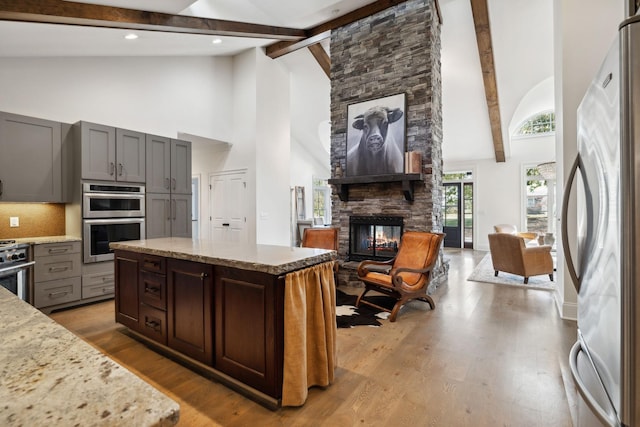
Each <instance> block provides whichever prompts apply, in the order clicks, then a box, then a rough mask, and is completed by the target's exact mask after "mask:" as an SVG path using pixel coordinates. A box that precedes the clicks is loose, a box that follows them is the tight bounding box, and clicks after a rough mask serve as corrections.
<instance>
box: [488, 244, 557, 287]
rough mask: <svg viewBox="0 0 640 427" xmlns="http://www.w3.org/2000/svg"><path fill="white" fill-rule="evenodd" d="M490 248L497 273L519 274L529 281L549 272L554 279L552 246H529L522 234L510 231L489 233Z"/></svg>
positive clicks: (550, 277) (526, 281) (525, 280)
mask: <svg viewBox="0 0 640 427" xmlns="http://www.w3.org/2000/svg"><path fill="white" fill-rule="evenodd" d="M489 249H490V250H491V260H492V261H493V270H494V271H495V275H496V276H497V275H498V272H500V271H504V272H505V273H511V274H517V275H519V276H523V277H524V283H525V284H526V283H529V277H531V276H538V275H540V274H548V275H549V279H551V280H552V281H553V259H552V258H551V246H549V245H543V246H532V247H527V246H526V245H525V243H524V239H523V238H522V237H520V236H517V235H514V234H508V233H493V234H489Z"/></svg>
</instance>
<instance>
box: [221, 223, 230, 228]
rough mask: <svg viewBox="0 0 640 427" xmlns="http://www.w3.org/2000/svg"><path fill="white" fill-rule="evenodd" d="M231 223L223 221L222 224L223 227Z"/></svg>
mask: <svg viewBox="0 0 640 427" xmlns="http://www.w3.org/2000/svg"><path fill="white" fill-rule="evenodd" d="M230 225H231V224H229V223H228V222H223V223H222V226H223V227H229V226H230Z"/></svg>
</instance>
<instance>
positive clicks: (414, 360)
mask: <svg viewBox="0 0 640 427" xmlns="http://www.w3.org/2000/svg"><path fill="white" fill-rule="evenodd" d="M484 254H485V253H484V252H474V251H469V250H447V251H446V253H445V258H447V259H449V260H450V271H449V279H448V283H445V284H443V285H441V286H440V287H439V288H438V290H437V291H436V292H435V294H434V295H433V297H434V300H435V301H436V304H437V305H436V309H435V310H433V311H431V310H429V308H428V305H427V304H424V303H421V302H411V303H409V304H408V305H407V306H406V307H405V308H403V309H402V310H401V311H400V314H399V315H398V320H397V321H396V322H395V323H389V322H388V321H385V322H384V325H383V326H382V327H380V328H371V327H356V328H353V329H339V330H338V335H337V336H338V365H339V367H338V369H337V371H336V378H335V382H334V384H333V385H331V386H330V387H328V388H326V389H324V390H323V389H318V388H314V389H312V390H310V393H309V398H308V400H307V403H306V404H305V405H304V406H302V407H300V408H283V409H281V410H279V411H276V412H272V411H269V410H267V409H265V408H263V407H262V406H260V405H258V404H256V403H254V402H253V401H251V400H248V399H246V398H244V397H243V396H241V395H239V394H238V393H235V392H233V391H231V390H230V389H228V388H226V387H224V386H222V385H220V384H217V383H215V382H212V381H210V380H207V379H205V378H203V377H200V376H199V375H197V374H195V373H193V372H191V371H190V370H188V369H186V368H184V367H182V366H181V365H179V364H177V363H175V362H173V361H171V360H169V359H167V358H165V357H162V356H160V355H158V354H156V353H155V352H153V351H151V350H150V349H148V348H147V347H145V346H144V345H143V344H141V343H139V342H138V341H136V340H134V339H132V338H130V337H129V336H127V335H125V334H123V333H122V332H121V331H122V327H121V326H120V325H117V324H116V323H115V322H114V305H113V301H109V302H104V303H99V304H94V305H90V306H86V307H81V308H76V309H71V310H67V311H62V312H58V313H53V314H51V317H52V318H53V319H55V320H56V321H57V322H59V323H61V324H62V325H64V326H65V327H67V328H68V329H70V330H71V331H73V332H75V333H76V334H77V335H79V336H80V337H82V338H83V339H85V340H86V341H88V342H89V343H91V344H92V345H93V346H95V347H96V348H98V349H99V350H101V351H102V352H104V353H106V354H107V355H109V356H110V357H111V358H113V359H114V360H116V361H117V362H119V363H120V364H122V365H124V366H126V367H127V368H129V369H130V370H131V371H133V372H134V373H136V374H137V375H139V376H140V377H142V378H143V379H144V380H146V381H147V382H149V383H151V384H152V385H154V386H155V387H157V388H158V389H160V390H162V391H163V392H164V393H166V394H167V395H168V396H170V397H171V398H173V399H174V400H176V401H177V402H178V403H179V404H180V423H179V425H181V426H215V425H221V426H248V425H252V426H253V425H260V426H279V425H286V426H355V425H367V426H370V425H371V426H378V425H379V426H389V425H413V426H474V427H482V426H492V427H493V426H517V427H521V426H541V427H542V426H545V427H547V426H571V425H572V413H575V410H574V409H575V390H574V389H573V385H572V384H571V378H570V376H569V375H568V374H567V372H568V354H569V349H570V347H571V345H572V344H573V342H574V341H575V336H576V324H575V322H571V321H564V320H562V319H560V318H559V316H558V314H557V310H556V308H555V305H554V304H555V303H554V301H553V294H552V293H551V292H547V291H540V290H523V289H519V288H515V287H509V286H502V285H492V284H487V283H476V282H469V281H467V280H466V278H467V277H468V275H469V274H470V273H471V271H472V270H473V268H474V266H475V265H476V264H477V263H478V262H479V261H480V260H481V259H482V257H483V256H484Z"/></svg>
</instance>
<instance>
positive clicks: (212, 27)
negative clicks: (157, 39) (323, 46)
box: [0, 0, 307, 41]
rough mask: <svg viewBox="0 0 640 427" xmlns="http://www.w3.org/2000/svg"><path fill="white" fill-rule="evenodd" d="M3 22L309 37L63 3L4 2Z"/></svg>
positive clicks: (41, 0)
mask: <svg viewBox="0 0 640 427" xmlns="http://www.w3.org/2000/svg"><path fill="white" fill-rule="evenodd" d="M0 20H4V21H23V22H34V23H48V24H68V25H83V26H90V27H104V28H124V29H130V30H148V31H164V32H170V33H187V34H207V35H217V36H234V37H252V38H264V39H274V40H285V41H292V40H299V39H302V38H306V37H307V34H306V32H305V31H304V30H298V29H294V28H284V27H274V26H270V25H258V24H248V23H244V22H235V21H224V20H220V19H208V18H198V17H193V16H183V15H171V14H167V13H159V12H147V11H142V10H134V9H125V8H121V7H111V6H102V5H95V4H87V3H75V2H67V1H63V0H20V1H15V0H0Z"/></svg>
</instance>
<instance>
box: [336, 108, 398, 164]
mask: <svg viewBox="0 0 640 427" xmlns="http://www.w3.org/2000/svg"><path fill="white" fill-rule="evenodd" d="M402 116H403V113H402V110H401V109H399V108H387V107H381V106H376V107H371V108H369V109H368V110H367V111H365V112H364V113H363V114H360V115H358V116H356V117H355V118H354V119H353V123H352V124H351V126H353V127H354V128H355V129H358V130H360V131H362V132H361V133H362V135H361V137H360V141H359V142H358V144H357V145H355V146H354V147H352V148H351V149H350V150H349V151H348V152H347V175H348V176H357V175H384V174H393V173H402V172H403V167H404V161H403V157H402V151H401V150H400V148H399V146H398V143H397V142H396V141H395V140H394V138H392V137H391V136H390V133H389V132H388V130H389V125H390V124H392V123H395V122H398V121H399V120H400V119H401V118H402Z"/></svg>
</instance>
